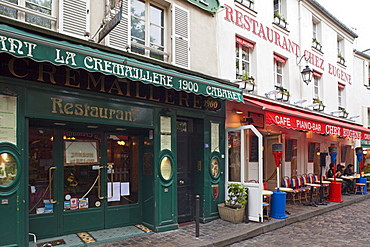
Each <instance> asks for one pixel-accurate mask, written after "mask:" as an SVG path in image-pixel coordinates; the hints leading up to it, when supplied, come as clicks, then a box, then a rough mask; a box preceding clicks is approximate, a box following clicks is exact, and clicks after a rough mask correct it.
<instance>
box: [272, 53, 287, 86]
mask: <svg viewBox="0 0 370 247" xmlns="http://www.w3.org/2000/svg"><path fill="white" fill-rule="evenodd" d="M285 63H286V59H285V58H283V57H281V56H279V55H277V54H274V77H275V86H278V87H282V86H283V68H284V65H285Z"/></svg>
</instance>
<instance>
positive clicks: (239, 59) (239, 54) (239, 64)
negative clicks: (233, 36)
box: [235, 42, 251, 79]
mask: <svg viewBox="0 0 370 247" xmlns="http://www.w3.org/2000/svg"><path fill="white" fill-rule="evenodd" d="M244 51H245V54H247V56H246V59H244V57H243V52H244ZM244 64H246V67H244V66H243V65H244ZM245 71H248V75H249V76H250V75H251V49H250V48H249V47H246V46H244V45H242V44H240V43H238V42H235V79H240V78H241V77H242V76H243V75H244V74H245Z"/></svg>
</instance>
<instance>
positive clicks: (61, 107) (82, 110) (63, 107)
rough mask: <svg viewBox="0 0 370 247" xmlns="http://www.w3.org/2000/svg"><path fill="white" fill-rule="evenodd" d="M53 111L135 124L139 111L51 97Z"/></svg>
mask: <svg viewBox="0 0 370 247" xmlns="http://www.w3.org/2000/svg"><path fill="white" fill-rule="evenodd" d="M50 99H51V103H52V110H51V113H54V114H66V115H75V116H83V117H94V118H105V119H113V120H121V121H130V122H135V121H136V120H137V114H138V113H139V112H140V110H139V109H135V108H132V109H131V111H122V110H119V109H109V108H106V107H98V106H92V105H89V104H88V103H85V104H75V103H70V102H64V101H63V99H61V98H53V97H51V98H50Z"/></svg>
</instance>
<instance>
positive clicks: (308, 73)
mask: <svg viewBox="0 0 370 247" xmlns="http://www.w3.org/2000/svg"><path fill="white" fill-rule="evenodd" d="M298 58H299V56H297V60H298ZM303 58H304V60H305V61H306V62H307V61H308V58H307V57H306V55H304V54H303V55H302V56H301V57H300V58H299V61H298V62H297V65H299V64H300V63H301V61H302V59H303ZM312 74H313V71H312V70H311V69H310V67H308V65H306V67H305V68H304V69H303V70H302V71H301V75H302V79H303V81H304V82H305V83H306V84H307V85H308V83H310V82H311V80H312Z"/></svg>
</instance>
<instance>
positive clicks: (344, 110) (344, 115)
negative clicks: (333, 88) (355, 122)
mask: <svg viewBox="0 0 370 247" xmlns="http://www.w3.org/2000/svg"><path fill="white" fill-rule="evenodd" d="M338 110H340V111H342V115H340V117H342V118H347V117H348V112H347V111H346V108H344V107H341V106H338Z"/></svg>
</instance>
